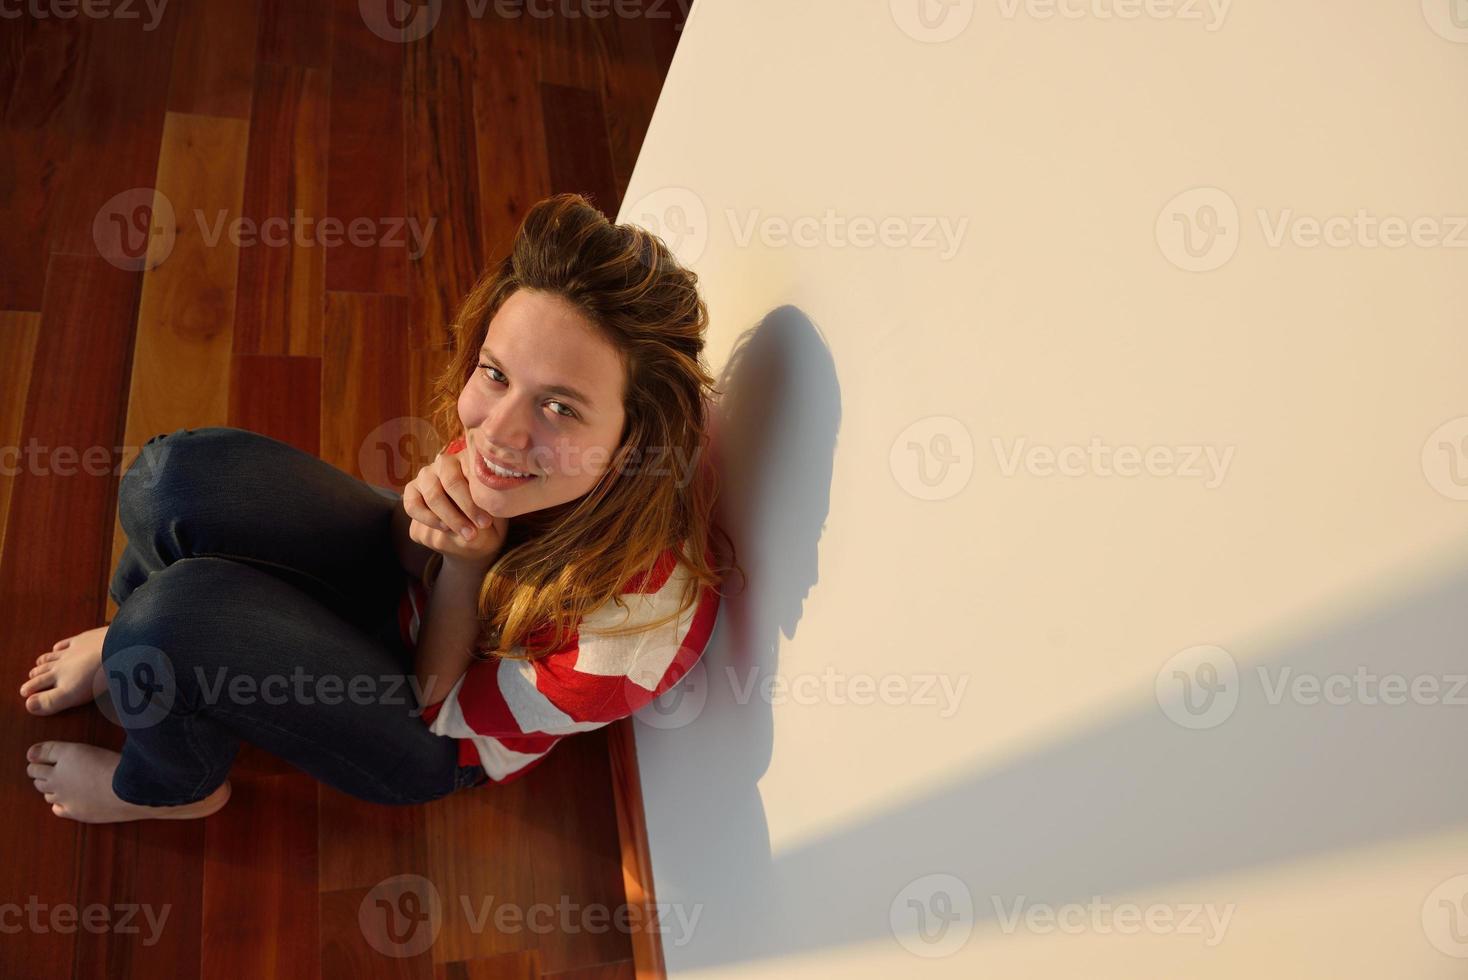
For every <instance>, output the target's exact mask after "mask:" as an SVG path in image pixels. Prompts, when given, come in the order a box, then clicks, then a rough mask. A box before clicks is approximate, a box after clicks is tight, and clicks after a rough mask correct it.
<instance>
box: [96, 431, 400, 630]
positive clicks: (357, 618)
mask: <svg viewBox="0 0 1468 980" xmlns="http://www.w3.org/2000/svg"><path fill="white" fill-rule="evenodd" d="M397 506H399V505H398V504H397V503H396V500H395V499H394V497H392V496H389V495H388V494H387V492H386V491H378V490H374V489H373V488H372V487H371V486H369V485H368V484H366V483H364V482H363V481H361V480H359V479H357V478H356V477H354V476H352V475H351V474H349V473H345V472H343V471H341V470H339V469H337V468H336V467H334V466H332V465H331V464H330V463H327V462H325V461H324V460H321V459H318V458H317V457H315V456H313V455H311V454H310V453H307V452H303V451H302V450H300V449H297V448H295V447H294V446H291V445H289V444H287V443H284V442H280V441H278V440H276V439H272V438H270V437H268V436H264V435H261V434H260V433H258V432H250V431H248V430H246V429H237V428H231V427H225V426H211V427H205V428H199V429H179V430H177V431H175V432H172V433H169V434H164V435H158V436H154V437H153V438H152V439H149V440H148V442H147V443H145V444H144V445H143V448H142V450H141V452H140V453H139V455H138V458H137V460H136V461H135V462H134V463H133V465H132V466H131V467H129V468H128V470H127V472H126V473H124V474H123V476H122V479H121V482H120V483H119V486H118V517H119V520H120V522H121V524H122V528H123V530H124V531H125V532H126V534H127V539H128V543H127V547H126V549H125V550H124V552H123V555H122V558H121V560H120V561H119V562H118V566H117V569H116V571H115V572H114V574H113V577H112V581H111V584H110V586H109V590H108V591H109V592H110V594H111V596H112V599H113V601H114V602H116V603H117V604H118V606H121V605H122V604H123V603H124V602H125V601H127V598H128V596H130V595H131V594H132V592H133V590H134V589H136V588H137V587H138V586H140V585H142V584H143V583H144V582H146V581H147V580H148V578H149V577H150V576H152V575H154V574H156V573H158V572H159V571H161V570H163V569H164V568H167V567H168V566H169V565H171V564H172V563H174V562H176V561H178V560H180V559H183V558H195V557H206V556H213V557H219V558H229V559H232V560H234V561H237V562H242V563H244V564H247V565H250V566H252V567H254V568H258V569H261V570H263V571H266V572H269V573H270V574H272V575H275V576H277V577H278V578H281V579H283V580H284V581H287V582H289V583H291V584H292V585H295V586H296V587H297V588H300V589H302V590H304V591H306V592H307V593H309V594H310V595H312V596H314V597H316V598H318V599H320V600H321V601H322V602H325V603H326V604H328V605H330V606H331V607H332V608H333V609H335V610H336V611H337V612H339V613H340V614H342V615H343V616H345V617H346V618H348V619H351V620H352V621H354V622H364V621H365V622H370V623H376V622H378V621H380V618H381V617H382V616H384V615H386V614H387V613H390V612H391V610H392V609H393V608H394V607H395V605H396V602H397V599H398V597H399V596H400V595H401V593H402V589H403V586H404V584H405V573H404V572H403V569H402V566H401V565H400V564H399V562H398V558H397V553H396V551H395V549H394V547H393V541H392V514H393V511H394V509H395V508H396V507H397Z"/></svg>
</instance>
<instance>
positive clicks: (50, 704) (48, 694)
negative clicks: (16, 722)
mask: <svg viewBox="0 0 1468 980" xmlns="http://www.w3.org/2000/svg"><path fill="white" fill-rule="evenodd" d="M25 709H26V710H27V711H29V712H30V713H31V714H33V715H54V714H55V713H56V712H58V711H60V710H61V695H60V693H59V692H58V691H56V690H54V689H52V690H48V691H40V692H38V693H36V694H32V695H31V696H30V697H28V698H26V699H25Z"/></svg>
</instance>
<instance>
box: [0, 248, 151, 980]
mask: <svg viewBox="0 0 1468 980" xmlns="http://www.w3.org/2000/svg"><path fill="white" fill-rule="evenodd" d="M138 280H139V276H138V274H137V273H136V272H128V271H125V270H122V269H118V268H116V267H114V266H112V265H109V264H108V263H107V262H105V261H104V260H102V259H101V258H98V257H96V256H95V255H94V256H92V257H85V256H60V255H58V256H53V257H52V258H51V261H50V265H49V267H48V269H47V275H46V283H47V289H46V293H45V296H44V298H43V301H42V309H41V330H40V333H39V335H38V338H37V343H36V350H35V357H34V374H33V377H34V378H37V379H41V380H40V381H39V382H37V383H33V384H31V385H30V386H29V392H28V395H27V399H26V412H25V422H24V424H23V426H22V432H23V434H24V436H25V437H26V438H27V439H29V438H31V437H34V438H35V440H36V445H37V446H39V447H43V448H44V454H43V455H40V456H38V457H36V462H35V463H34V465H27V466H25V467H22V469H21V471H20V473H18V474H17V475H16V479H15V484H14V488H13V490H12V495H11V500H10V519H9V522H8V525H7V531H6V551H7V552H8V553H9V554H12V555H24V556H26V557H25V561H7V562H4V563H3V564H0V622H4V623H5V624H6V628H5V631H4V638H3V640H0V644H3V646H0V650H3V654H0V667H3V668H4V672H5V673H6V675H7V676H11V677H23V676H25V674H26V672H27V671H28V670H29V669H30V666H31V665H32V663H33V662H34V661H35V659H36V657H37V656H39V655H40V654H41V653H42V652H44V651H46V650H49V649H50V648H51V646H52V644H54V643H55V642H56V641H57V640H59V639H61V638H62V637H65V636H70V635H72V634H73V633H76V632H79V631H80V630H83V629H88V628H90V627H93V626H97V625H99V624H100V623H101V622H103V611H104V604H103V595H104V591H105V587H106V582H107V580H108V578H110V573H111V569H110V568H109V567H107V566H108V558H109V551H108V548H107V542H108V539H109V532H110V530H111V527H112V520H113V514H114V512H115V508H116V499H117V498H116V493H117V476H118V474H117V472H116V470H115V468H114V469H112V470H111V471H110V472H104V473H88V472H87V471H86V470H84V469H81V468H80V467H79V465H78V461H77V458H76V456H75V454H77V453H79V452H85V451H86V449H88V448H90V447H93V446H98V447H104V450H105V452H106V453H107V454H108V458H109V459H114V460H115V456H113V455H112V453H113V448H114V447H116V446H117V445H118V441H119V437H120V436H121V434H122V421H123V398H124V395H125V392H126V390H127V389H126V386H127V377H128V360H129V357H130V351H131V349H132V334H133V322H134V317H135V315H136V311H137V301H138ZM62 377H64V378H66V379H67V380H68V383H69V384H70V385H74V386H75V390H79V391H86V392H88V393H89V394H88V397H86V398H69V397H58V395H57V389H56V388H55V387H54V386H53V385H51V384H49V383H47V380H46V379H54V378H62ZM63 449H64V450H65V451H66V452H67V453H70V454H73V455H72V456H71V458H70V461H69V462H68V461H67V457H65V456H63V455H62V453H61V450H63ZM88 727H89V726H88V724H87V715H86V714H84V713H82V712H67V713H63V714H61V715H57V716H53V717H49V718H37V717H35V716H33V715H31V714H29V713H27V712H26V711H25V708H24V706H23V704H22V702H21V700H20V698H19V697H9V698H5V699H3V700H0V746H3V747H4V750H5V751H6V752H7V753H9V754H10V756H11V757H12V758H16V759H18V758H20V757H21V755H22V754H23V753H24V752H25V748H26V747H27V746H29V745H30V744H31V743H33V742H37V741H42V740H45V739H62V740H66V741H83V740H85V739H86V736H87V733H88ZM0 812H4V813H5V814H6V831H7V833H10V834H12V835H14V838H13V839H16V840H24V841H25V842H26V846H25V847H20V848H12V849H11V850H10V851H9V852H8V853H7V860H5V861H3V862H0V894H4V895H26V896H29V895H36V896H37V898H38V900H39V901H44V902H48V903H53V904H54V903H57V902H73V903H74V902H75V901H76V898H77V874H78V864H77V861H78V854H79V853H80V843H81V842H80V838H81V834H80V825H79V824H76V823H74V822H73V821H70V820H62V819H60V818H58V817H56V816H55V815H54V814H52V813H51V809H50V807H48V806H47V805H46V804H45V801H44V800H42V799H41V798H40V796H39V795H38V794H37V793H36V791H35V787H33V786H32V785H31V783H30V780H29V779H27V778H26V775H25V768H24V767H23V766H20V765H15V766H7V767H5V770H4V775H3V776H0ZM74 940H75V937H74V936H73V935H71V934H60V933H56V932H51V931H48V932H44V933H42V932H31V931H29V930H27V931H25V932H22V933H19V934H16V935H13V936H7V937H6V941H5V942H4V943H0V949H3V951H4V952H3V954H0V955H3V956H4V957H5V961H6V963H5V964H0V972H3V973H5V975H9V976H28V977H37V978H47V977H58V978H59V977H68V976H70V975H71V972H72V967H73V962H74V961H73V953H74ZM11 963H13V964H15V965H16V966H17V969H15V970H8V971H7V970H4V969H3V967H4V966H5V965H7V964H11Z"/></svg>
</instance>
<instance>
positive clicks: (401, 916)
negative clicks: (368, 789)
mask: <svg viewBox="0 0 1468 980" xmlns="http://www.w3.org/2000/svg"><path fill="white" fill-rule="evenodd" d="M317 800H318V806H319V816H318V849H319V855H320V858H319V861H320V863H319V866H318V886H319V888H320V890H321V892H320V909H321V911H320V916H321V947H320V965H321V974H320V975H321V976H323V977H328V978H337V977H340V978H343V980H363V978H366V977H402V978H415V980H428V978H430V977H432V976H433V942H432V940H433V938H434V937H433V929H434V926H435V921H432V920H419V919H417V918H415V917H414V915H415V913H416V911H417V910H418V909H429V908H436V909H437V913H436V914H437V916H438V918H437V920H436V922H437V924H439V925H440V926H441V923H442V921H443V917H444V916H445V915H447V914H448V913H449V909H448V907H447V906H445V905H443V904H439V905H437V906H433V905H432V904H431V901H430V898H429V896H430V895H431V894H437V895H440V896H442V890H441V889H440V888H439V886H438V885H437V884H436V883H432V879H431V878H430V877H427V876H428V874H429V872H428V858H427V850H426V844H425V841H424V808H423V807H393V806H380V805H378V804H375V803H366V802H363V801H362V800H358V799H354V798H353V797H350V796H347V795H345V794H343V793H338V792H337V791H336V790H333V789H331V788H329V787H327V786H323V785H318V786H317ZM424 881H428V882H429V883H430V884H429V885H425V884H423V882H424ZM425 929H426V930H429V932H428V934H426V935H425V933H424V932H422V930H425ZM410 944H412V945H410ZM419 947H421V948H419Z"/></svg>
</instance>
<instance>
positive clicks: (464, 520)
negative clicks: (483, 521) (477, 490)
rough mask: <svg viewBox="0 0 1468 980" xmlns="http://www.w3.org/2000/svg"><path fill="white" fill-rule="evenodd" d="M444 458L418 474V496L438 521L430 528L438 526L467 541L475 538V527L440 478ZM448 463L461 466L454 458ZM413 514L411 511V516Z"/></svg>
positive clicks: (416, 484)
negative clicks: (439, 469)
mask: <svg viewBox="0 0 1468 980" xmlns="http://www.w3.org/2000/svg"><path fill="white" fill-rule="evenodd" d="M444 458H445V457H443V456H439V458H438V461H436V462H435V463H433V464H429V465H428V466H425V467H423V469H422V470H420V471H419V473H418V479H417V480H416V481H415V486H416V487H417V490H418V495H419V496H420V497H421V498H422V499H423V504H424V506H425V507H426V508H427V509H428V510H429V512H430V513H431V514H432V517H433V519H434V521H436V524H434V523H430V526H436V527H438V529H439V530H441V531H447V532H449V533H450V534H457V535H459V536H460V537H462V538H464V539H465V540H466V541H467V540H469V539H470V538H472V537H473V536H474V532H473V528H474V525H473V523H472V522H471V521H470V520H469V518H468V517H467V516H465V514H464V511H463V510H462V509H460V506H459V503H458V502H457V501H456V500H455V499H454V498H453V497H452V496H451V495H450V494H449V492H448V490H447V489H446V488H445V487H444V485H443V482H442V480H441V479H440V477H439V474H438V466H437V464H438V463H439V462H441V461H443V460H444ZM448 461H449V462H450V463H451V464H452V465H454V466H458V465H459V464H458V462H457V461H455V460H453V459H452V458H449V460H448ZM404 496H405V497H406V496H407V494H406V491H405V492H404ZM471 506H472V502H471ZM411 513H412V512H411V511H409V514H410V515H411ZM426 523H429V522H426ZM465 532H468V533H465Z"/></svg>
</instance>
